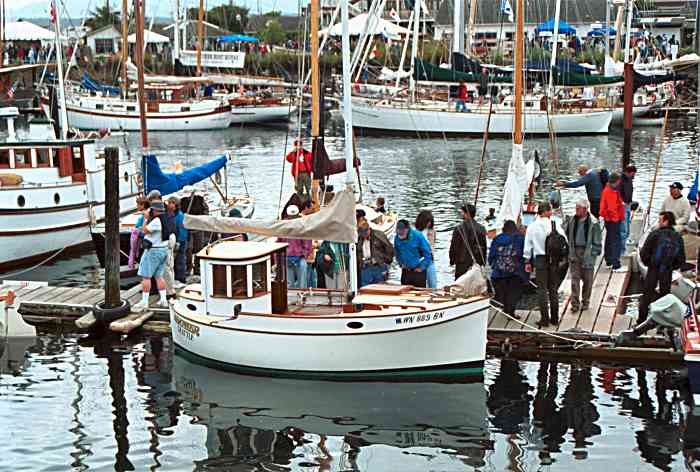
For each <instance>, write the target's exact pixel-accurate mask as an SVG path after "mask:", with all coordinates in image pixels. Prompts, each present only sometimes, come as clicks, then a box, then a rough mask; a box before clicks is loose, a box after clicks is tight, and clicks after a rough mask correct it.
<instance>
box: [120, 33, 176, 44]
mask: <svg viewBox="0 0 700 472" xmlns="http://www.w3.org/2000/svg"><path fill="white" fill-rule="evenodd" d="M144 33H145V34H144V36H143V40H144V41H145V42H146V44H154V43H156V44H162V43H169V42H170V38H168V37H167V36H163V35H162V34H158V33H155V32H153V31H144ZM128 39H129V42H130V43H132V44H133V43H135V42H136V33H131V34H130V35H129V37H128Z"/></svg>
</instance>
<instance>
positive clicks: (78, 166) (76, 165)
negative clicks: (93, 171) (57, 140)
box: [73, 146, 85, 174]
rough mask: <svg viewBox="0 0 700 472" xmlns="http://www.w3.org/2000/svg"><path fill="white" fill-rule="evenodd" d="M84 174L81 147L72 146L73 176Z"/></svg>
mask: <svg viewBox="0 0 700 472" xmlns="http://www.w3.org/2000/svg"><path fill="white" fill-rule="evenodd" d="M83 172H85V159H84V156H83V147H82V146H73V174H82V173H83Z"/></svg>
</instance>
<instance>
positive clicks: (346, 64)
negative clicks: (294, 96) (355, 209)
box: [340, 0, 420, 293]
mask: <svg viewBox="0 0 700 472" xmlns="http://www.w3.org/2000/svg"><path fill="white" fill-rule="evenodd" d="M418 1H420V0H418ZM340 5H341V7H340V8H341V20H342V28H343V29H342V35H343V36H342V55H343V115H344V116H343V118H344V121H345V128H344V129H345V176H346V181H345V182H346V185H347V187H348V190H350V191H354V190H355V172H354V169H355V168H354V161H355V158H354V153H353V133H352V103H351V102H352V97H351V95H352V94H351V88H350V87H351V84H350V26H349V25H348V0H340ZM349 252H350V262H349V264H348V266H349V267H348V275H349V277H350V292H351V293H357V248H356V246H355V244H352V243H351V244H350V251H349Z"/></svg>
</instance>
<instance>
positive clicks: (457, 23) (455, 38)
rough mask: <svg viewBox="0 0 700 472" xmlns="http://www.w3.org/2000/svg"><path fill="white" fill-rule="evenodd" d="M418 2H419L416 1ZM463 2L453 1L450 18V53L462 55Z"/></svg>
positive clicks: (459, 0)
mask: <svg viewBox="0 0 700 472" xmlns="http://www.w3.org/2000/svg"><path fill="white" fill-rule="evenodd" d="M418 1H419V0H418ZM464 1H465V0H455V8H454V15H453V17H452V30H453V31H454V34H453V35H452V52H458V53H460V54H464Z"/></svg>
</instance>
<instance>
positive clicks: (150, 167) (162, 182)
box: [141, 154, 228, 195]
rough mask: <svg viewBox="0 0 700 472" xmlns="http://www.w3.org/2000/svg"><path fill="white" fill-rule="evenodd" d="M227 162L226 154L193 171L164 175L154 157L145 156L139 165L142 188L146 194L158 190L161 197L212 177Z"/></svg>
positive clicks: (152, 155) (150, 155)
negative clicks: (141, 174)
mask: <svg viewBox="0 0 700 472" xmlns="http://www.w3.org/2000/svg"><path fill="white" fill-rule="evenodd" d="M227 160H228V154H224V155H223V156H219V157H217V158H216V159H214V160H213V161H210V162H207V163H206V164H202V165H201V166H197V167H195V168H193V169H187V170H185V171H182V172H180V173H174V172H172V173H165V172H163V170H162V169H161V168H160V164H159V163H158V159H157V158H156V156H155V155H154V154H146V155H145V156H143V161H142V163H141V170H142V172H143V182H144V188H145V190H146V193H148V192H150V191H151V190H158V191H159V192H160V193H161V194H162V195H168V194H171V193H175V192H177V191H178V190H180V189H182V188H183V187H185V186H187V185H194V184H196V183H197V182H200V181H202V180H204V179H206V178H207V177H209V176H211V175H213V174H214V173H216V172H217V171H218V170H219V169H221V168H222V167H224V166H225V165H226V161H227Z"/></svg>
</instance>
